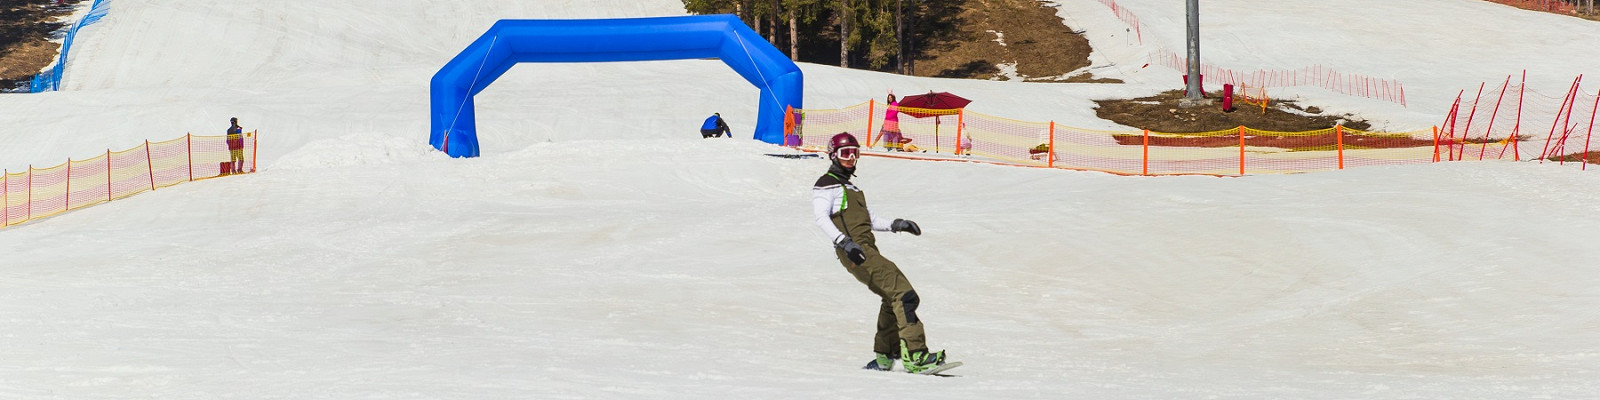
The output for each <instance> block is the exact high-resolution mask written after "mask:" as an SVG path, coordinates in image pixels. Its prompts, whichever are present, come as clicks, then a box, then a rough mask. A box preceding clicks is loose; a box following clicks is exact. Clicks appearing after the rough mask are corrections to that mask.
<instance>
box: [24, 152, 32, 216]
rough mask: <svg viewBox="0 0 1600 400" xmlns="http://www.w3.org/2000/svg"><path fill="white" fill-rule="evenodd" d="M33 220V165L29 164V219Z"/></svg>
mask: <svg viewBox="0 0 1600 400" xmlns="http://www.w3.org/2000/svg"><path fill="white" fill-rule="evenodd" d="M31 219H33V164H28V219H25V220H23V221H27V220H31Z"/></svg>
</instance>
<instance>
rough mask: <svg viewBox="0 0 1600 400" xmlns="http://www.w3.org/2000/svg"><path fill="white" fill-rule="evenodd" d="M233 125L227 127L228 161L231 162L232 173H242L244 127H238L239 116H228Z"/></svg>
mask: <svg viewBox="0 0 1600 400" xmlns="http://www.w3.org/2000/svg"><path fill="white" fill-rule="evenodd" d="M228 122H230V123H232V124H233V126H229V127H228V162H230V163H233V171H232V172H233V173H235V174H240V173H244V128H241V127H239V118H238V117H233V118H229V119H228Z"/></svg>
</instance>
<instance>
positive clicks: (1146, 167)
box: [1141, 129, 1150, 175]
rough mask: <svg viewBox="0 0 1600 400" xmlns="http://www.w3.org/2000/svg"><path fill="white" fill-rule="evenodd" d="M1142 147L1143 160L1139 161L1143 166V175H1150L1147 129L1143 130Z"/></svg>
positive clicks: (1148, 133) (1148, 131) (1148, 135)
mask: <svg viewBox="0 0 1600 400" xmlns="http://www.w3.org/2000/svg"><path fill="white" fill-rule="evenodd" d="M1143 147H1144V158H1142V159H1141V160H1142V161H1141V163H1142V164H1143V174H1144V175H1150V130H1149V129H1145V130H1144V146H1143Z"/></svg>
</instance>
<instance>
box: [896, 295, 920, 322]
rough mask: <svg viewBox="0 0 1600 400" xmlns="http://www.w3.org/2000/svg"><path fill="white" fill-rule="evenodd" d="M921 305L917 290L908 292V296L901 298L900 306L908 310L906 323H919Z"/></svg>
mask: <svg viewBox="0 0 1600 400" xmlns="http://www.w3.org/2000/svg"><path fill="white" fill-rule="evenodd" d="M919 303H922V299H921V298H918V297H917V291H916V290H912V291H909V292H906V294H904V295H901V296H900V305H901V307H905V310H906V323H908V324H915V323H917V321H918V319H917V304H919Z"/></svg>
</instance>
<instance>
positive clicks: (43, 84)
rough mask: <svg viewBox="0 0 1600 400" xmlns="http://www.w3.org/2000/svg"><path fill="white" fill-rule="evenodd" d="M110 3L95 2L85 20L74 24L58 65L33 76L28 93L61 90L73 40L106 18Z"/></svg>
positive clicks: (105, 0)
mask: <svg viewBox="0 0 1600 400" xmlns="http://www.w3.org/2000/svg"><path fill="white" fill-rule="evenodd" d="M110 2H111V0H94V4H93V5H91V6H89V14H87V15H84V16H83V19H80V20H78V22H77V23H74V24H72V28H70V29H67V39H66V41H64V42H62V43H61V54H60V55H58V56H56V64H55V65H54V66H52V67H50V69H49V70H47V71H44V72H40V73H39V74H38V75H34V76H33V81H32V82H30V83H29V85H28V93H39V92H50V91H57V90H61V76H62V75H63V74H65V73H66V68H67V52H68V51H71V50H72V42H73V39H76V38H77V37H78V31H79V30H81V29H83V27H85V26H89V25H91V24H94V23H95V22H98V21H100V19H101V18H105V16H106V11H107V10H108V9H109V7H108V3H110Z"/></svg>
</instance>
